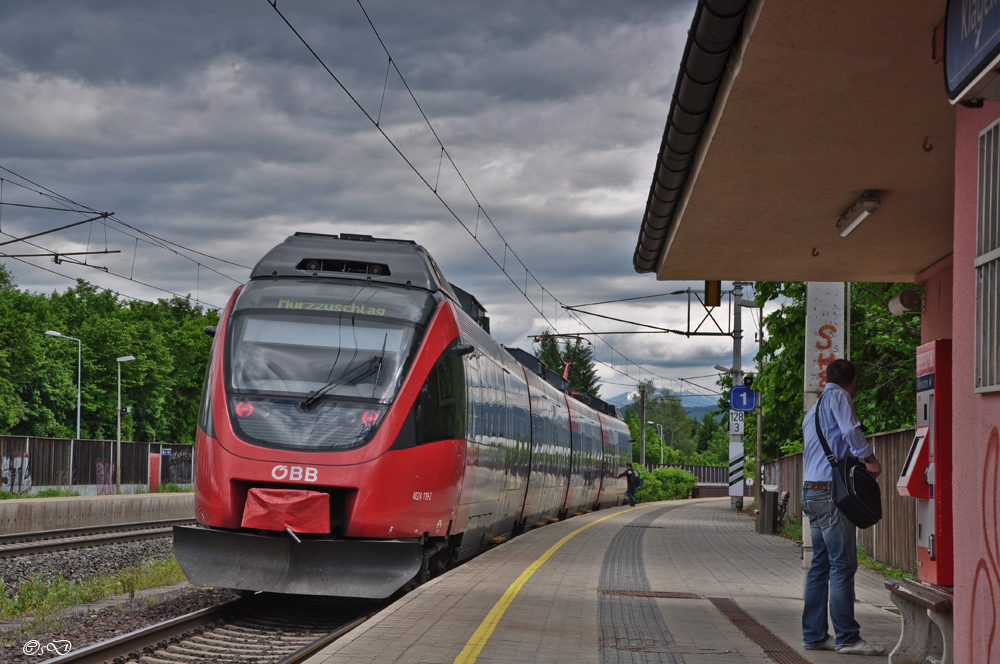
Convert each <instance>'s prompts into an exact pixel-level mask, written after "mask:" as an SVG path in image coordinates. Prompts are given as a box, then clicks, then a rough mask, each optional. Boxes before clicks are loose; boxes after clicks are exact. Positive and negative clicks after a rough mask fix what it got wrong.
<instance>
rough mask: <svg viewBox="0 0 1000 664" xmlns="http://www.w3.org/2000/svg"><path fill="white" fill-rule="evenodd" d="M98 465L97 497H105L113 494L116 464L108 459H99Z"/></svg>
mask: <svg viewBox="0 0 1000 664" xmlns="http://www.w3.org/2000/svg"><path fill="white" fill-rule="evenodd" d="M95 463H96V464H97V495H99V496H103V495H105V494H110V493H112V492H113V489H114V487H113V486H112V484H113V482H114V476H115V464H114V462H113V461H109V460H107V459H98V460H97V461H96V462H95Z"/></svg>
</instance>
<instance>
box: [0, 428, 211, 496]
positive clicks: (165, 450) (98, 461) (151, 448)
mask: <svg viewBox="0 0 1000 664" xmlns="http://www.w3.org/2000/svg"><path fill="white" fill-rule="evenodd" d="M193 452H194V448H193V447H192V446H191V445H169V444H166V443H135V442H126V441H122V443H121V484H123V485H126V486H136V485H139V486H149V479H150V478H149V476H150V468H151V463H150V456H158V457H159V462H160V463H159V483H167V482H170V483H173V484H191V483H192V482H193V480H194V475H193V469H194V463H193ZM116 459H117V453H116V450H115V441H113V440H71V439H66V438H31V437H25V436H0V489H2V490H4V491H10V492H12V493H26V492H28V491H30V490H32V489H33V488H36V487H40V488H50V487H51V488H66V489H80V490H81V493H89V492H90V489H94V490H95V491H96V493H98V494H103V493H110V492H111V490H112V488H113V487H114V485H115V480H116V479H117V466H116ZM154 479H156V478H154Z"/></svg>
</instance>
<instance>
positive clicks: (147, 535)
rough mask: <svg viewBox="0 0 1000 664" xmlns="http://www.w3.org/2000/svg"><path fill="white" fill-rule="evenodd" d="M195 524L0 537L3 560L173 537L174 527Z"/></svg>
mask: <svg viewBox="0 0 1000 664" xmlns="http://www.w3.org/2000/svg"><path fill="white" fill-rule="evenodd" d="M193 523H194V520H193V519H167V520H163V521H147V522H142V523H122V524H117V525H113V526H93V527H88V528H64V529H62V530H44V531H38V532H32V533H15V534H12V535H0V558H13V557H15V556H27V555H32V554H36V553H51V552H53V551H66V550H69V549H80V548H85V547H88V546H101V545H105V544H115V543H118V542H132V541H135V540H142V539H152V538H154V537H170V536H172V535H173V527H174V526H179V525H189V524H193Z"/></svg>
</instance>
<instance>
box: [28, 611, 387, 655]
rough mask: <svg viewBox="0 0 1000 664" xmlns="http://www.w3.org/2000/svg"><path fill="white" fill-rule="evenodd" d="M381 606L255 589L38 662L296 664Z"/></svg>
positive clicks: (358, 623) (359, 622)
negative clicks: (235, 598)
mask: <svg viewBox="0 0 1000 664" xmlns="http://www.w3.org/2000/svg"><path fill="white" fill-rule="evenodd" d="M384 605H385V603H375V602H370V601H359V600H356V599H330V598H314V597H302V596H295V597H290V596H281V595H267V594H258V595H254V596H252V597H248V598H245V599H241V600H236V601H234V602H229V603H227V604H223V605H220V606H217V607H213V608H210V609H204V610H202V611H197V612H195V613H191V614H188V615H186V616H181V617H180V618H175V619H173V620H169V621H167V622H163V623H160V624H158V625H153V626H152V627H149V628H146V629H142V630H138V631H135V632H132V633H131V634H126V635H124V636H121V637H118V638H115V639H111V640H110V641H105V642H102V643H97V644H94V645H92V646H89V647H87V648H83V649H81V650H79V651H76V652H70V653H68V654H66V655H63V656H61V657H54V658H52V659H48V660H45V662H43V664H69V663H71V662H72V663H73V664H101V663H102V662H112V663H114V664H124V663H125V662H139V663H140V664H175V663H181V662H183V663H184V664H196V663H198V662H242V663H247V662H252V663H253V664H279V663H280V664H298V663H299V662H303V661H305V660H306V659H307V658H308V657H310V656H311V655H313V654H314V653H315V652H317V651H319V650H320V649H322V648H323V647H324V646H326V645H327V644H329V643H330V642H332V641H335V640H336V639H338V638H340V637H341V636H343V635H344V634H346V633H347V632H349V631H350V630H352V629H354V628H355V627H357V626H358V625H360V624H361V623H363V622H364V621H365V620H367V619H368V617H370V616H371V615H372V614H373V613H374V612H375V611H376V610H378V609H379V608H381V607H382V606H384Z"/></svg>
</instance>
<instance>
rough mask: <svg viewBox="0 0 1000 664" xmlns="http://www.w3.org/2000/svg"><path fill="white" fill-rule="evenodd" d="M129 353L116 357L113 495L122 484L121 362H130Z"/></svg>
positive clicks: (132, 358)
mask: <svg viewBox="0 0 1000 664" xmlns="http://www.w3.org/2000/svg"><path fill="white" fill-rule="evenodd" d="M134 359H135V358H134V357H132V356H131V355H126V356H125V357H119V358H118V439H117V441H118V442H117V447H118V453H117V454H116V459H115V495H118V494H119V493H121V484H122V362H131V361H132V360H134Z"/></svg>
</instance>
